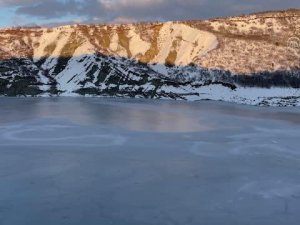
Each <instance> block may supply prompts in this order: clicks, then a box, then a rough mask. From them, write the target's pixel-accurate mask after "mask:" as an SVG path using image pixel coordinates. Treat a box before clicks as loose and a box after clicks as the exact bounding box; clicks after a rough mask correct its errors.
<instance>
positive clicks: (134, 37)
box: [128, 26, 151, 57]
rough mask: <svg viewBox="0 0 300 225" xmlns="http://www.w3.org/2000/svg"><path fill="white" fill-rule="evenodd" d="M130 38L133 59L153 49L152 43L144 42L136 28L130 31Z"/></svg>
mask: <svg viewBox="0 0 300 225" xmlns="http://www.w3.org/2000/svg"><path fill="white" fill-rule="evenodd" d="M130 27H131V26H130ZM128 37H129V39H130V40H129V49H130V52H131V54H132V56H133V57H137V56H138V55H139V54H142V55H144V54H145V53H146V52H147V51H148V50H149V49H150V47H151V44H150V43H148V42H146V41H144V40H142V39H141V37H140V35H139V34H138V33H136V32H135V30H134V27H131V29H130V30H129V32H128Z"/></svg>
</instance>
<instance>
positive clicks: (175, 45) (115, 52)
mask: <svg viewBox="0 0 300 225" xmlns="http://www.w3.org/2000/svg"><path fill="white" fill-rule="evenodd" d="M299 24H300V12H299V10H290V11H284V12H268V13H261V14H254V15H248V16H241V17H230V18H220V19H214V20H203V21H182V22H166V23H138V24H124V25H72V26H62V27H55V28H14V29H3V30H0V43H1V45H0V95H9V96H16V95H26V96H27V95H31V96H37V95H88V96H91V95H93V96H94V95H97V96H120V97H124V96H126V97H143V98H167V99H170V98H171V99H188V100H200V99H213V100H225V101H234V102H243V103H249V104H263V105H297V104H298V100H299V98H298V94H297V93H298V89H299V88H300V60H299V59H300V39H299V38H300V35H299V33H300V32H299V29H300V28H299ZM298 40H299V43H298V42H297V41H298ZM297 44H299V45H297Z"/></svg>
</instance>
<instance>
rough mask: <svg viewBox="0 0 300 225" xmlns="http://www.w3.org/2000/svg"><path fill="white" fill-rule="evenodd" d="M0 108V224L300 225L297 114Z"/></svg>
mask: <svg viewBox="0 0 300 225" xmlns="http://www.w3.org/2000/svg"><path fill="white" fill-rule="evenodd" d="M0 105H1V107H0V224H1V225H15V224H16V225H19V224H22V225H25V224H29V225H35V224H37V225H40V224H43V225H53V224H59V225H64V224H67V225H77V224H78V225H83V224H89V225H94V224H97V225H109V224H113V225H173V224H174V225H177V224H180V225H181V224H185V225H202V224H203V225H219V224H222V225H233V224H242V225H244V224H251V225H269V224H270V225H282V224H288V225H298V224H299V220H300V148H299V143H300V109H299V108H262V107H260V108H258V107H251V106H241V105H234V104H228V103H221V102H194V103H191V102H175V101H146V100H121V99H101V98H24V99H18V98H0Z"/></svg>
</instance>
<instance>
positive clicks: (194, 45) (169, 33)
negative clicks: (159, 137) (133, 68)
mask: <svg viewBox="0 0 300 225" xmlns="http://www.w3.org/2000/svg"><path fill="white" fill-rule="evenodd" d="M158 43H159V47H158V49H159V53H158V55H157V56H156V57H155V59H154V60H153V62H155V63H162V64H164V63H165V62H166V59H167V57H168V55H169V53H170V52H171V51H172V50H176V53H177V57H176V60H175V65H188V64H189V63H191V62H193V61H194V59H195V58H198V57H201V56H204V55H205V54H206V53H207V52H209V51H211V50H213V49H215V48H216V47H217V45H218V40H217V37H216V36H215V35H213V34H212V33H209V32H205V31H201V30H198V29H194V28H192V27H190V26H187V25H184V24H177V23H173V22H167V23H164V25H163V27H162V28H161V30H160V33H159V38H158ZM174 43H177V44H176V45H177V46H176V47H175V48H174V46H173V45H174Z"/></svg>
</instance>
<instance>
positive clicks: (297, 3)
mask: <svg viewBox="0 0 300 225" xmlns="http://www.w3.org/2000/svg"><path fill="white" fill-rule="evenodd" d="M288 8H300V0H0V27H8V26H19V25H30V24H37V25H43V24H60V23H62V24H63V23H91V22H92V23H101V22H130V21H149V20H151V21H155V20H163V21H166V20H185V19H203V18H211V17H219V16H228V15H239V14H242V13H251V12H255V11H266V10H277V9H288Z"/></svg>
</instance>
